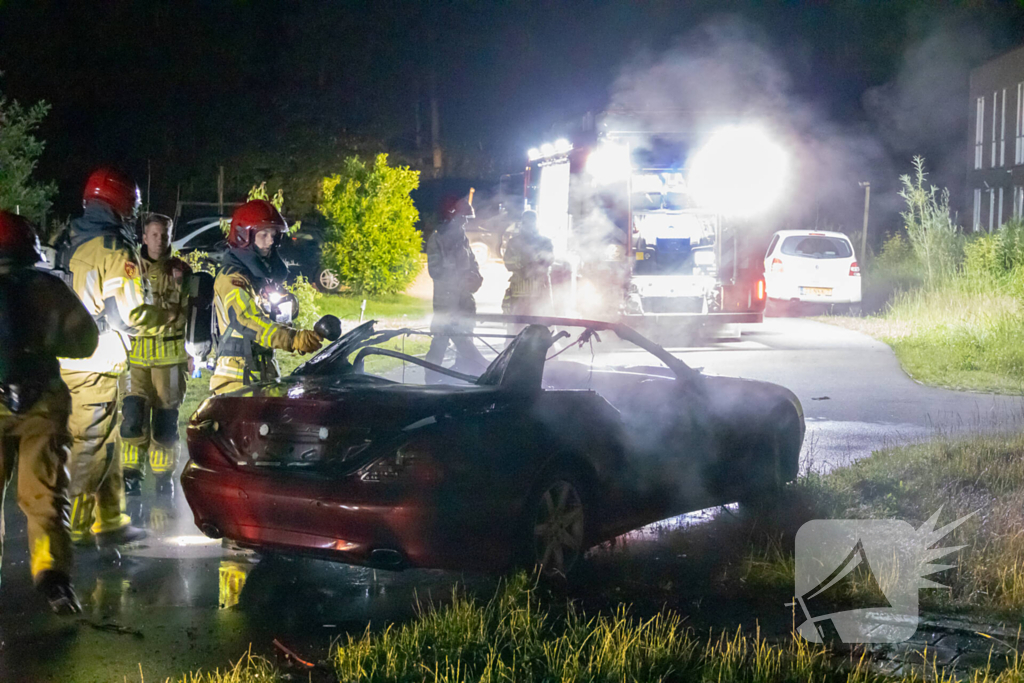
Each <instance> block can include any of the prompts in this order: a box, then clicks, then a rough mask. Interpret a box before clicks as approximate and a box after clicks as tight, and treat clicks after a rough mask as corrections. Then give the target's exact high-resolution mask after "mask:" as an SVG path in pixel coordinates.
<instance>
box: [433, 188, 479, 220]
mask: <svg viewBox="0 0 1024 683" xmlns="http://www.w3.org/2000/svg"><path fill="white" fill-rule="evenodd" d="M474 191H475V190H474V189H473V188H470V190H469V194H468V195H463V196H462V197H460V196H459V195H457V194H448V195H445V196H444V197H442V198H441V206H440V210H441V220H443V221H448V220H451V219H453V218H455V217H456V216H465V217H467V218H475V217H476V213H475V212H474V211H473V192H474Z"/></svg>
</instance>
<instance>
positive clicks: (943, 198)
mask: <svg viewBox="0 0 1024 683" xmlns="http://www.w3.org/2000/svg"><path fill="white" fill-rule="evenodd" d="M927 177H928V173H927V172H926V171H925V170H924V158H922V157H919V156H916V157H914V177H913V179H912V178H911V177H910V176H909V175H903V176H900V182H901V183H902V184H903V189H902V190H900V196H901V197H903V199H904V201H906V203H907V210H906V211H904V212H902V213H901V214H900V215H901V216H903V221H904V225H905V227H906V229H907V236H908V237H909V238H910V244H911V246H913V248H914V253H915V254H917V258H918V259H920V261H921V263H922V264H923V265H924V268H925V277H926V282H927V284H928V285H929V286H934V285H935V284H936V283H938V282H941V281H942V280H945V279H947V278H949V277H951V276H953V275H954V274H955V273H956V271H957V268H958V266H959V264H960V260H961V256H962V252H963V236H962V234H961V232H960V228H959V227H958V226H957V224H956V221H955V220H954V219H953V217H952V215H951V214H950V210H949V190H947V189H943V190H942V191H941V192H940V191H939V189H938V188H937V187H935V186H934V185H926V184H925V179H926V178H927Z"/></svg>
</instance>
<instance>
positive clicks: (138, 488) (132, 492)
mask: <svg viewBox="0 0 1024 683" xmlns="http://www.w3.org/2000/svg"><path fill="white" fill-rule="evenodd" d="M124 495H126V496H141V495H142V472H140V471H139V470H132V469H125V470H124Z"/></svg>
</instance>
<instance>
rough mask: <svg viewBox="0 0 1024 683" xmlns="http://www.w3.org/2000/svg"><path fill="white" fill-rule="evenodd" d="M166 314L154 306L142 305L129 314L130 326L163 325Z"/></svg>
mask: <svg viewBox="0 0 1024 683" xmlns="http://www.w3.org/2000/svg"><path fill="white" fill-rule="evenodd" d="M166 318H167V313H166V312H165V311H164V309H162V308H160V307H159V306H157V305H156V304H142V305H141V306H139V307H138V308H136V309H135V310H133V311H132V313H131V324H132V325H141V326H146V327H148V326H153V325H162V324H164V322H165V320H166Z"/></svg>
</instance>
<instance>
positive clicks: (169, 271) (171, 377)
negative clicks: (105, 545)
mask: <svg viewBox="0 0 1024 683" xmlns="http://www.w3.org/2000/svg"><path fill="white" fill-rule="evenodd" d="M171 225H172V222H171V219H170V218H168V217H167V216H162V215H160V214H151V215H149V216H148V217H147V218H146V220H145V221H144V223H143V226H142V253H141V259H140V261H141V263H140V265H141V266H142V274H141V277H142V279H143V281H144V282H145V283H146V286H147V288H148V291H149V294H150V296H151V297H152V300H153V304H154V305H155V306H157V307H158V308H160V309H161V310H162V311H163V312H164V316H163V317H164V318H165V320H164V321H163V324H162V325H156V326H139V328H138V333H137V334H134V335H132V337H131V350H130V351H129V353H128V372H127V373H125V374H124V375H122V396H123V397H124V398H123V399H122V400H121V464H122V466H123V468H124V488H125V493H126V494H127V495H129V496H133V495H136V496H137V495H139V494H140V493H141V490H142V479H143V477H144V476H145V472H146V464H147V459H148V461H149V462H148V464H149V468H150V469H151V470H152V472H153V474H154V475H155V477H156V492H157V493H158V494H172V493H173V492H174V483H173V479H172V476H173V474H174V468H175V467H176V466H177V464H178V450H179V445H178V408H179V407H181V402H182V400H183V399H184V398H185V388H186V382H187V381H188V376H189V368H188V364H189V357H188V354H187V353H186V352H185V326H186V321H187V320H188V303H189V302H188V288H189V277H190V276H191V274H192V270H191V269H190V268H189V266H188V264H186V263H185V262H184V261H182V260H181V259H179V258H175V257H173V256H171Z"/></svg>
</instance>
